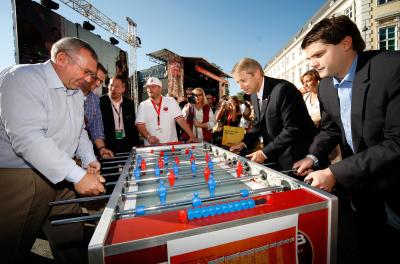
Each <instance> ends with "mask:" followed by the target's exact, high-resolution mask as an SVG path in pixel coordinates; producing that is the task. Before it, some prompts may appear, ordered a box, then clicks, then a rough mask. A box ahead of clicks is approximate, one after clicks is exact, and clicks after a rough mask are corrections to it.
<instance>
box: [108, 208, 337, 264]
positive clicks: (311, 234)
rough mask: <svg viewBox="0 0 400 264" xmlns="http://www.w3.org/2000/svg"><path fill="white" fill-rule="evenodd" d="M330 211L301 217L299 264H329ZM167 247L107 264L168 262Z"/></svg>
mask: <svg viewBox="0 0 400 264" xmlns="http://www.w3.org/2000/svg"><path fill="white" fill-rule="evenodd" d="M328 213H329V211H328V209H327V208H326V209H321V210H317V211H313V212H309V213H304V214H300V215H299V226H298V239H297V243H298V244H297V256H298V263H299V264H308V263H329V261H327V254H328V251H327V246H328V244H327V243H328V228H329V227H328ZM167 252H168V251H167V245H161V246H157V247H152V248H146V249H141V250H136V251H133V252H126V253H122V254H119V255H113V256H108V257H106V258H105V263H106V264H117V263H118V264H130V263H151V264H156V263H161V262H166V261H168V253H167Z"/></svg>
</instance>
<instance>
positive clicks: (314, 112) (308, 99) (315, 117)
mask: <svg viewBox="0 0 400 264" xmlns="http://www.w3.org/2000/svg"><path fill="white" fill-rule="evenodd" d="M320 80H321V78H320V77H319V73H318V72H317V71H316V70H314V69H312V70H309V71H306V72H305V73H304V74H303V75H302V76H301V77H300V81H301V83H302V84H303V88H301V90H303V91H305V93H304V94H303V99H304V102H305V103H306V106H307V110H308V114H309V115H310V116H311V119H312V121H313V122H314V124H315V126H316V127H317V128H320V126H321V111H320V109H319V101H318V84H319V81H320ZM341 159H342V155H341V151H340V147H339V145H337V146H336V148H335V149H333V150H332V152H331V153H330V154H329V160H330V162H331V164H333V163H336V162H338V161H340V160H341Z"/></svg>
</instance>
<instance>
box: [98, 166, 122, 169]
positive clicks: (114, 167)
mask: <svg viewBox="0 0 400 264" xmlns="http://www.w3.org/2000/svg"><path fill="white" fill-rule="evenodd" d="M123 167H124V166H123V165H119V166H110V167H105V168H101V169H102V170H111V169H120V168H123Z"/></svg>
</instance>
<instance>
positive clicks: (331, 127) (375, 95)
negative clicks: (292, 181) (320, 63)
mask: <svg viewBox="0 0 400 264" xmlns="http://www.w3.org/2000/svg"><path fill="white" fill-rule="evenodd" d="M319 101H320V108H321V112H322V113H321V115H322V116H321V131H320V133H319V134H318V135H317V136H316V138H315V140H314V142H313V144H312V145H311V147H310V152H311V153H313V154H314V155H316V156H317V157H318V156H319V155H321V154H322V155H324V153H327V152H328V151H330V148H332V146H334V145H335V144H336V143H337V142H338V141H340V140H342V142H343V144H344V145H345V146H347V153H348V152H349V150H350V156H349V157H347V158H346V159H344V160H342V161H341V162H339V163H336V164H334V165H331V166H330V169H331V171H332V173H333V174H334V175H335V177H336V179H337V182H338V183H341V184H342V185H343V186H344V187H348V188H349V187H350V188H352V189H353V188H360V187H366V186H369V187H372V188H378V189H380V190H389V189H392V190H393V189H397V191H398V190H399V187H400V186H399V183H400V166H399V162H400V52H379V51H369V52H363V53H360V54H359V55H358V62H357V68H356V73H355V76H354V80H353V88H352V102H351V130H352V137H353V145H354V154H353V153H352V151H351V149H350V148H349V147H348V145H347V143H346V140H345V136H344V135H345V133H344V130H343V125H342V122H341V119H340V106H339V99H338V93H337V89H336V88H335V87H334V85H333V81H332V78H325V79H323V80H322V81H321V83H320V86H319ZM345 153H346V151H345ZM385 192H386V191H385ZM397 200H399V201H400V198H399V199H397Z"/></svg>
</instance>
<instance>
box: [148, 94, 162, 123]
mask: <svg viewBox="0 0 400 264" xmlns="http://www.w3.org/2000/svg"><path fill="white" fill-rule="evenodd" d="M150 101H151V103H152V104H153V107H154V110H156V113H157V125H158V126H160V112H161V103H162V96H161V99H160V103H159V104H156V103H154V101H153V100H150Z"/></svg>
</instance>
